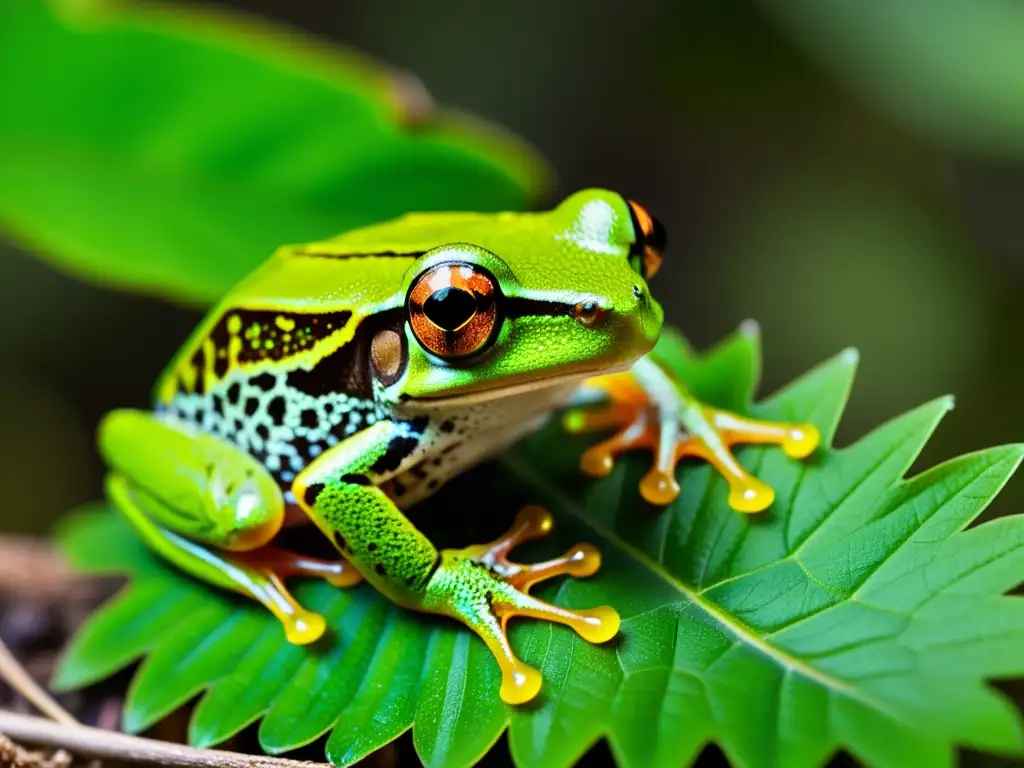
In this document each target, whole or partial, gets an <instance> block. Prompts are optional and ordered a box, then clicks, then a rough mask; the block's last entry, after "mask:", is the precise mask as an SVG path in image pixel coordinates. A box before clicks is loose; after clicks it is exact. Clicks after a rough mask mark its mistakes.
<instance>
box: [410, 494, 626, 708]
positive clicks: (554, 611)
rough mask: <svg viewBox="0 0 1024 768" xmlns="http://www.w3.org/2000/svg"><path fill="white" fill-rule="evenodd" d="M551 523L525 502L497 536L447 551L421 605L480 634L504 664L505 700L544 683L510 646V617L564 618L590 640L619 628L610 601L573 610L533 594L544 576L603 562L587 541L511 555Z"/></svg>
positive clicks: (582, 573) (583, 570)
mask: <svg viewBox="0 0 1024 768" xmlns="http://www.w3.org/2000/svg"><path fill="white" fill-rule="evenodd" d="M551 527H552V520H551V515H550V513H548V512H547V510H545V509H542V508H540V507H536V506H530V507H525V508H524V509H522V510H521V511H520V512H519V514H518V515H517V516H516V519H515V522H514V523H513V525H512V528H511V529H510V530H509V531H508V532H507V533H506V534H505V535H504V536H502V537H501V538H499V539H497V540H496V541H493V542H491V543H490V544H481V545H476V546H472V547H467V548H465V549H457V550H456V549H447V550H444V551H442V552H441V564H440V565H439V566H438V568H437V570H436V571H435V573H434V574H433V576H432V577H431V579H430V582H429V584H428V585H427V592H426V595H425V599H424V601H423V605H422V606H421V607H422V608H423V609H424V610H428V611H432V612H434V613H440V614H444V615H447V616H451V617H453V618H456V619H458V620H460V621H462V622H463V623H464V624H465V625H466V626H468V627H469V628H470V629H472V630H473V631H474V632H476V633H477V634H478V635H479V636H480V637H481V638H482V639H483V641H484V642H485V643H486V644H487V647H488V648H489V649H490V650H491V652H492V653H493V654H494V657H495V659H497V661H498V666H499V667H500V668H501V673H502V683H501V691H500V694H501V698H502V701H505V702H506V703H508V704H522V703H524V702H527V701H529V700H530V699H532V698H533V697H534V696H536V695H537V693H538V691H539V690H540V687H541V674H540V672H538V671H537V670H536V669H534V668H533V667H531V666H529V665H528V664H526V663H524V662H522V661H520V660H519V658H517V657H516V655H515V653H514V652H513V651H512V647H511V645H510V644H509V641H508V635H507V633H506V625H507V623H508V620H509V619H511V618H514V617H517V616H528V617H531V618H535V619H542V620H546V621H553V622H556V623H558V624H565V625H566V626H569V627H571V628H572V629H574V630H575V631H576V632H577V634H579V635H580V637H582V638H583V639H584V640H586V641H588V642H591V643H603V642H605V641H607V640H610V639H611V638H613V637H614V636H615V635H616V633H617V632H618V631H619V615H618V614H617V613H616V612H615V610H614V609H613V608H610V607H607V606H602V607H599V608H591V609H589V610H582V611H570V610H568V609H566V608H560V607H558V606H556V605H551V604H550V603H546V602H544V601H543V600H538V599H537V598H535V597H533V596H531V595H530V594H529V590H530V587H532V586H533V585H534V584H537V583H539V582H541V581H545V580H547V579H550V578H553V577H555V576H559V575H562V574H569V575H570V576H575V577H578V578H584V577H587V576H592V575H593V574H594V573H596V572H597V569H598V568H599V567H600V565H601V555H600V554H599V553H598V551H597V550H596V549H595V548H594V547H593V546H591V545H590V544H578V545H576V546H575V547H573V548H572V549H570V550H569V551H568V552H566V553H565V554H564V555H562V556H561V557H557V558H554V559H552V560H548V561H545V562H542V563H535V564H533V565H524V564H521V563H515V562H512V561H510V560H509V559H508V553H509V552H510V551H511V550H512V549H514V548H515V547H516V546H518V545H519V544H521V543H523V542H525V541H530V540H532V539H538V538H541V537H543V536H546V535H547V534H548V533H549V532H550V530H551Z"/></svg>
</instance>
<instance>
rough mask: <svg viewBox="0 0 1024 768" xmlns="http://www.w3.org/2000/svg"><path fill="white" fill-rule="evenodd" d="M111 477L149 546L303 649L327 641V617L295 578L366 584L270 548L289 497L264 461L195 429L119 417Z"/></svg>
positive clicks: (106, 440) (105, 436)
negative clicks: (251, 608)
mask: <svg viewBox="0 0 1024 768" xmlns="http://www.w3.org/2000/svg"><path fill="white" fill-rule="evenodd" d="M99 443H100V448H101V450H102V452H103V454H104V457H105V458H106V460H107V463H108V465H109V466H110V468H111V472H110V474H109V475H108V476H107V493H108V496H109V497H110V500H111V502H112V503H113V504H114V506H116V507H117V508H118V510H120V512H121V513H122V514H123V515H124V516H125V517H126V518H127V519H128V520H129V522H130V523H131V524H132V526H133V527H134V528H135V530H136V532H137V533H138V534H139V535H140V537H141V538H142V540H143V541H144V542H145V543H146V544H147V545H148V546H149V547H151V548H152V549H153V550H155V551H156V552H157V553H158V554H160V555H161V556H163V557H165V558H166V559H167V560H169V561H171V562H172V563H174V564H175V565H177V566H178V567H179V568H181V569H182V570H184V571H185V572H186V573H189V574H190V575H192V576H194V577H195V578H198V579H201V580H203V581H206V582H209V583H211V584H214V585H215V586H218V587H222V588H224V589H230V590H233V591H235V592H240V593H242V594H243V595H247V596H248V597H251V598H254V599H255V600H258V601H259V602H261V603H262V604H263V605H264V606H266V607H267V608H268V609H269V610H270V611H271V612H272V613H273V614H274V615H275V616H276V617H277V618H278V619H279V620H280V621H281V623H282V625H283V626H284V629H285V634H286V636H287V637H288V640H289V641H291V642H293V643H296V644H300V645H301V644H306V643H311V642H313V641H315V640H317V639H319V638H320V636H321V635H322V634H323V632H324V630H325V628H326V625H325V622H324V619H323V617H321V616H320V615H318V614H316V613H312V612H311V611H307V610H306V609H305V608H303V607H302V606H301V605H299V603H298V602H297V601H296V600H295V599H294V598H293V597H292V595H291V594H290V593H289V592H288V590H287V588H286V587H285V585H284V579H285V578H287V577H290V576H309V577H315V578H322V579H325V580H326V581H328V582H330V583H331V584H334V585H336V586H348V585H351V584H354V583H356V582H358V581H359V580H360V579H361V577H360V575H359V573H358V571H356V570H355V569H354V568H352V566H351V565H349V564H348V563H345V562H325V561H321V560H317V559H314V558H310V557H306V556H304V555H299V554H296V553H293V552H288V551H286V550H283V549H279V548H277V547H275V546H272V545H271V544H269V542H270V541H271V540H272V539H273V538H274V537H275V536H276V535H277V533H278V531H279V530H280V528H281V525H282V522H283V520H284V511H285V507H284V498H283V496H282V494H281V489H280V488H279V487H278V485H277V483H276V482H274V480H273V478H272V477H271V476H270V474H269V473H268V472H267V471H266V469H265V468H264V467H263V466H262V465H261V464H260V463H259V462H258V461H256V459H254V458H253V457H251V456H250V455H249V454H247V453H245V452H243V451H242V450H241V449H240V448H237V447H235V446H234V445H231V444H230V443H227V442H224V441H222V440H220V439H219V438H217V437H214V436H213V435H209V434H205V433H202V432H199V431H198V430H195V429H193V428H192V427H190V426H189V425H187V424H184V423H181V422H176V421H172V420H165V419H162V418H160V417H157V416H154V415H153V414H150V413H145V412H142V411H132V410H119V411H114V412H113V413H111V414H109V415H108V416H107V417H106V418H105V419H104V420H103V423H102V424H101V426H100V432H99Z"/></svg>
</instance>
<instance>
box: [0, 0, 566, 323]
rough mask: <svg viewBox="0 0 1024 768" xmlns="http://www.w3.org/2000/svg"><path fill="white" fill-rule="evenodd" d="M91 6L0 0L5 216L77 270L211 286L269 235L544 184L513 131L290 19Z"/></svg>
mask: <svg viewBox="0 0 1024 768" xmlns="http://www.w3.org/2000/svg"><path fill="white" fill-rule="evenodd" d="M87 16H88V23H84V22H83V23H79V24H77V25H75V24H72V23H71V22H70V20H69V21H64V20H62V19H60V18H58V17H56V16H55V15H54V14H53V13H52V12H51V11H50V10H48V9H47V8H46V6H45V5H44V3H43V0H2V2H0V229H6V230H9V232H10V233H11V234H12V236H14V237H15V238H17V239H19V240H21V241H23V242H24V243H25V244H27V245H28V246H30V247H31V248H32V249H33V250H37V251H38V252H40V253H41V254H43V255H45V256H47V257H49V258H50V259H51V260H52V261H54V262H55V263H56V264H57V265H59V266H61V267H63V268H67V269H70V270H72V271H74V272H75V273H77V274H80V275H83V276H85V277H88V278H91V279H94V280H98V281H101V282H104V283H108V284H112V285H117V286H122V287H130V288H133V289H137V290H139V289H141V290H145V291H149V292H154V293H158V294H161V295H166V296H170V297H174V298H178V299H181V300H185V301H188V302H194V303H209V302H211V301H213V300H215V299H217V298H219V297H220V296H221V295H223V294H224V292H225V291H226V290H227V289H228V288H229V287H230V286H231V285H232V284H233V283H234V282H236V281H237V280H238V279H239V278H240V277H242V276H243V275H245V274H246V273H247V272H248V271H249V270H251V269H252V268H253V267H254V266H255V265H256V264H258V263H259V262H260V261H262V260H263V259H265V258H267V257H268V256H269V255H270V254H271V253H272V252H273V250H274V249H275V248H276V247H278V246H279V245H281V244H283V243H289V242H302V241H308V240H313V239H318V238H323V237H327V236H330V235H333V234H335V233H337V232H341V231H344V230H347V229H351V228H354V227H357V226H361V225H364V224H368V223H372V222H375V221H381V220H384V219H388V218H391V217H394V216H397V215H400V214H402V213H405V212H408V211H414V210H440V209H468V210H481V211H493V210H505V209H521V208H523V207H525V206H526V205H527V204H528V203H529V201H530V200H531V198H533V197H534V196H535V195H536V194H537V193H538V192H539V191H540V189H541V188H542V187H543V186H544V185H545V183H546V181H545V180H546V175H547V171H546V169H545V167H544V166H543V164H542V163H541V161H540V160H539V159H538V158H537V157H536V156H535V155H534V154H533V152H532V150H530V149H528V148H527V147H525V146H524V145H522V144H520V143H519V142H518V141H516V140H515V139H513V138H512V137H510V136H507V135H504V134H503V133H501V132H500V131H499V130H498V129H495V128H493V127H490V126H485V125H483V124H482V123H480V122H477V121H474V120H471V119H469V118H467V117H463V116H459V115H455V114H452V113H447V112H435V111H433V109H432V108H431V107H430V105H429V97H428V96H427V95H426V94H425V92H423V91H422V88H421V87H420V86H419V85H418V84H417V83H415V81H412V80H411V79H410V78H408V77H405V76H402V75H399V74H396V73H393V72H390V71H388V70H386V69H384V68H383V67H381V66H379V65H377V64H375V63H373V62H370V61H368V60H365V59H363V58H361V57H358V56H356V55H355V54H353V53H349V52H345V51H339V50H333V49H331V48H329V47H328V46H327V45H326V44H324V43H321V42H318V41H315V40H313V39H311V38H308V37H306V36H304V35H302V34H299V33H297V32H295V31H292V30H287V29H277V28H273V27H271V26H269V25H267V24H261V23H257V22H256V21H254V20H252V19H248V18H244V17H238V16H235V15H232V14H229V13H227V12H225V11H219V12H217V13H213V12H209V11H206V12H203V11H201V10H199V9H196V8H189V9H188V10H185V9H182V8H177V7H175V6H173V5H164V4H162V3H150V2H147V3H140V4H137V5H136V4H129V5H127V6H126V7H125V8H123V9H121V8H119V9H117V10H116V11H114V10H111V11H109V12H102V11H99V10H96V11H94V12H93V13H90V14H88V15H87ZM75 18H77V16H75ZM80 21H81V20H80Z"/></svg>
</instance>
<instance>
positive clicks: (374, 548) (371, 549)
mask: <svg viewBox="0 0 1024 768" xmlns="http://www.w3.org/2000/svg"><path fill="white" fill-rule="evenodd" d="M366 551H367V552H376V551H377V545H376V544H374V543H373V542H372V541H371V542H370V543H369V544H367V545H366Z"/></svg>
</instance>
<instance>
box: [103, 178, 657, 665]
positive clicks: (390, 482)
mask: <svg viewBox="0 0 1024 768" xmlns="http://www.w3.org/2000/svg"><path fill="white" fill-rule="evenodd" d="M635 239H636V234H635V232H634V225H633V223H632V219H631V215H630V210H629V207H628V205H627V203H626V201H625V200H624V199H623V198H622V197H621V196H619V195H617V194H615V193H612V192H608V191H605V190H586V191H584V192H580V193H577V194H576V195H573V196H572V197H570V198H568V199H567V200H566V201H564V202H563V203H562V204H561V205H559V206H558V207H557V208H555V209H553V210H551V211H547V212H541V213H502V214H475V213H431V214H412V215H408V216H405V217H402V218H400V219H397V220H395V221H392V222H387V223H384V224H380V225H377V226H373V227H368V228H365V229H362V230H357V231H354V232H350V233H347V234H345V235H341V236H339V237H337V238H334V239H332V240H328V241H324V242H318V243H310V244H306V245H301V246H289V247H284V248H281V249H280V250H279V251H278V253H277V254H275V255H274V256H273V257H272V258H271V259H270V260H269V261H268V262H266V264H264V265H263V266H262V267H261V268H259V269H258V270H257V271H256V272H254V273H253V274H252V275H251V276H250V277H249V278H247V279H246V280H244V281H243V282H242V283H241V284H240V285H239V286H238V287H237V288H235V289H234V290H233V291H232V292H231V293H230V294H229V295H228V296H226V297H225V299H224V300H223V301H222V302H221V304H220V305H219V306H218V307H217V308H216V309H214V311H213V312H211V313H210V315H209V316H208V317H207V318H206V320H204V322H203V323H202V324H201V325H200V326H199V327H198V328H197V329H196V331H195V332H194V334H193V335H192V337H191V338H190V340H189V341H188V342H187V343H186V344H185V346H184V347H183V348H182V350H181V351H180V352H179V354H178V355H177V356H176V357H175V359H174V360H173V361H172V363H171V365H170V366H169V367H168V368H167V370H166V371H165V373H164V375H163V376H162V378H161V380H160V382H159V383H158V386H157V391H156V401H157V404H156V411H155V413H153V414H145V413H140V412H136V411H117V412H114V413H113V414H111V415H110V416H109V417H108V418H107V419H106V420H105V421H104V423H103V425H102V426H101V430H100V445H101V448H102V451H103V454H104V456H105V458H106V460H107V462H108V464H109V465H110V468H111V475H110V479H109V483H108V485H109V488H110V495H111V498H112V499H113V501H114V503H115V504H116V505H117V506H118V507H119V508H120V509H121V510H122V511H123V512H124V513H125V515H126V516H127V517H128V518H129V520H130V521H131V522H132V523H133V525H135V527H136V529H137V530H138V531H139V533H140V535H142V536H143V538H144V539H145V540H146V541H147V543H149V544H150V545H151V546H153V547H154V548H155V549H156V550H157V551H159V552H160V554H162V555H163V556H165V557H167V558H168V559H169V560H171V561H173V562H175V563H176V564H178V565H179V566H180V567H182V568H184V569H185V570H187V571H188V572H189V573H191V574H193V575H194V576H196V577H198V578H202V579H205V580H207V581H209V582H211V583H213V584H216V585H218V586H223V587H228V588H231V589H235V590H236V591H240V592H242V593H244V594H248V595H250V596H252V597H254V598H256V599H259V600H261V601H262V602H264V604H265V605H267V606H268V608H271V610H274V611H275V613H277V614H278V615H284V616H285V617H286V618H287V617H288V616H290V615H292V614H293V613H296V612H299V611H300V609H299V608H298V607H297V606H296V605H294V604H293V601H291V598H290V596H288V595H287V593H286V592H284V591H283V586H282V585H280V583H279V581H276V580H275V578H274V574H273V573H272V572H270V571H268V570H267V569H262V570H261V569H259V568H254V567H252V566H251V565H250V564H249V563H250V561H249V560H246V559H245V558H243V557H240V556H238V555H237V554H236V553H246V552H250V551H253V550H258V549H259V548H260V547H262V546H263V545H265V544H266V543H267V542H269V541H270V540H271V539H272V538H273V537H274V535H275V534H276V533H277V531H278V530H279V528H280V527H281V525H282V520H283V518H284V515H285V512H286V511H288V510H291V511H292V512H295V511H298V510H301V511H303V512H305V514H306V515H308V517H309V518H310V519H311V520H312V521H313V522H314V523H315V524H316V525H317V526H318V527H319V528H320V529H321V530H322V531H323V532H324V534H325V535H326V536H327V537H328V538H329V539H330V540H331V541H332V542H334V544H335V546H336V547H337V548H338V550H339V551H340V552H341V553H342V554H343V555H344V556H345V557H346V559H347V560H348V561H349V562H350V563H351V564H352V565H354V566H355V568H356V569H358V571H359V573H360V574H362V575H363V576H364V577H365V578H366V579H367V580H368V581H370V582H371V583H372V584H373V585H374V586H375V587H377V588H378V589H379V590H380V591H381V592H383V593H384V594H386V595H387V596H389V597H390V598H391V599H393V600H395V601H396V602H398V603H400V604H402V605H405V606H409V607H412V608H417V609H420V610H426V611H433V612H438V613H445V614H448V615H451V616H455V617H458V618H459V619H461V620H463V621H464V622H466V623H467V624H468V625H470V626H471V627H473V628H474V629H475V630H477V631H478V632H480V633H481V636H483V637H484V639H485V640H487V641H488V643H489V644H491V643H493V642H502V641H503V640H502V641H497V640H495V637H494V636H493V635H494V633H495V632H497V629H496V627H497V625H498V624H499V623H500V621H499V619H498V614H500V613H501V607H502V606H518V607H521V608H523V609H524V610H527V611H529V610H534V609H536V610H538V611H539V610H540V609H539V608H537V605H538V604H537V601H535V600H534V599H533V598H531V597H529V596H528V595H526V594H525V593H524V592H522V591H519V590H517V589H515V588H513V587H512V586H510V585H509V584H508V583H507V580H506V579H505V578H504V575H503V574H502V573H501V572H500V571H501V569H500V568H499V569H495V568H494V567H491V566H483V565H481V564H480V563H479V562H477V559H474V554H473V552H475V550H472V551H471V550H466V551H463V552H456V551H446V552H444V553H439V552H438V551H437V550H436V549H435V548H434V546H433V545H432V544H431V542H430V541H429V540H428V539H427V538H426V537H425V536H423V535H422V534H421V533H420V532H419V531H418V530H416V528H415V527H414V526H413V525H412V524H411V523H410V522H409V521H408V520H407V519H406V518H405V516H404V515H403V514H402V512H401V511H400V510H401V509H402V508H404V507H407V506H409V505H410V504H412V503H415V501H418V500H419V499H421V498H423V497H425V496H427V495H429V494H430V493H432V492H433V491H434V490H435V489H436V488H437V487H438V486H439V485H440V484H442V483H443V482H444V481H445V480H447V479H448V478H449V477H451V476H452V475H454V474H456V473H458V472H460V471H462V470H463V469H465V468H466V467H468V466H471V465H472V464H475V463H476V462H478V461H480V460H481V459H483V458H485V457H487V456H489V455H492V454H493V453H494V452H496V451H497V450H500V449H501V448H502V447H503V446H504V445H505V444H507V443H508V442H509V441H511V440H514V439H515V438H517V437H518V436H519V435H521V434H523V433H525V432H526V431H528V430H529V429H530V428H531V427H532V425H533V424H535V423H536V419H537V418H538V417H541V416H543V415H544V414H545V413H547V412H548V411H550V410H551V409H552V408H554V407H557V406H558V405H559V404H561V403H562V402H563V401H564V400H565V398H566V396H567V395H568V393H569V392H570V391H571V389H572V388H573V386H574V385H575V384H576V383H578V382H579V381H580V380H582V378H584V377H586V376H589V375H594V374H598V373H602V372H605V371H608V370H611V369H623V368H625V367H628V366H629V365H630V364H631V363H632V362H633V361H635V360H636V359H637V358H639V357H640V356H642V355H643V354H645V353H646V352H647V351H649V350H650V348H651V347H652V346H653V344H654V342H655V340H656V339H657V336H658V333H659V331H660V329H661V323H662V312H661V308H660V307H659V306H658V304H657V303H656V302H655V301H654V300H653V299H652V298H651V296H650V293H649V291H648V288H647V285H646V283H645V281H644V280H643V278H642V277H641V276H640V275H638V274H637V273H636V271H635V265H633V266H631V264H630V260H629V253H630V250H631V248H632V247H633V245H634V241H635ZM453 261H457V262H461V263H469V264H473V265H477V266H479V267H480V268H483V269H485V270H487V272H489V273H490V274H491V275H493V276H494V278H495V279H496V280H497V283H498V285H499V287H500V294H501V301H502V304H501V307H502V318H501V322H500V326H499V327H497V329H496V331H495V333H494V336H493V339H492V343H491V344H490V346H489V348H488V349H487V350H486V352H485V353H482V354H480V355H478V356H476V357H473V358H472V359H467V360H459V361H454V362H453V361H442V360H439V359H438V358H436V357H435V356H433V355H431V354H430V353H429V352H428V351H427V350H426V349H424V348H423V346H421V345H420V343H419V342H418V340H417V339H416V337H415V335H414V334H413V333H412V331H411V330H410V328H409V325H408V323H407V322H406V319H405V315H404V313H405V303H406V297H407V294H408V292H409V290H410V287H411V286H412V285H413V283H414V281H415V280H416V278H417V277H418V276H419V275H421V274H423V273H424V272H426V271H427V270H429V269H430V268H431V267H433V266H435V265H438V264H443V263H449V262H453ZM583 302H591V303H593V304H596V305H597V306H598V307H600V308H601V310H602V311H603V316H602V321H601V322H600V323H596V324H593V325H590V324H586V323H583V322H580V321H579V320H578V319H577V318H576V317H574V315H573V311H572V310H573V308H574V307H576V306H578V305H581V303H583ZM381 328H392V329H394V331H395V332H396V333H398V334H399V336H400V337H401V338H402V361H401V371H400V375H398V376H397V377H385V376H382V375H380V372H379V371H376V369H374V367H373V366H372V365H371V361H370V358H369V355H368V351H367V350H368V348H369V345H370V342H371V340H372V339H373V338H374V334H375V333H377V332H378V331H379V330H380V329H381ZM282 604H284V605H285V607H284V608H282V607H281V605H282ZM289 612H291V613H289ZM307 618H308V617H307ZM283 620H284V619H283ZM303 626H304V627H305V628H303V627H299V628H296V627H294V626H293V627H292V628H291V629H292V633H291V634H290V635H289V636H290V637H294V638H299V639H298V640H296V641H297V642H308V641H310V640H311V639H315V637H314V635H315V634H316V632H315V631H314V630H311V629H309V627H308V626H305V625H303ZM307 630H308V631H307ZM499 634H501V637H502V638H504V635H503V633H499ZM503 642H507V641H503ZM496 653H497V651H496Z"/></svg>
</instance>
